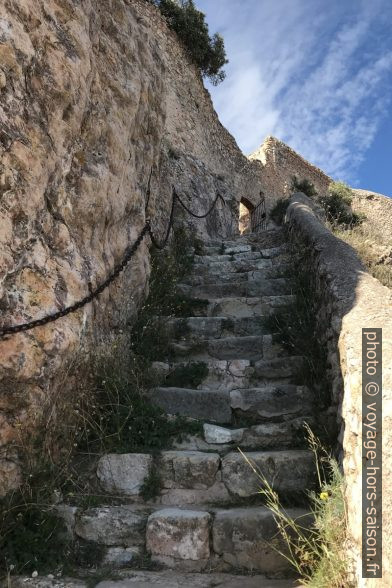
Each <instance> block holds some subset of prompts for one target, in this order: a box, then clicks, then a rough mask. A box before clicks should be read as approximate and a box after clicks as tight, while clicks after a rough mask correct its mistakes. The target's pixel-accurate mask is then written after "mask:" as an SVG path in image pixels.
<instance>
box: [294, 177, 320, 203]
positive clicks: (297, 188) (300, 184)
mask: <svg viewBox="0 0 392 588" xmlns="http://www.w3.org/2000/svg"><path fill="white" fill-rule="evenodd" d="M291 190H292V192H302V193H303V194H305V195H306V196H308V197H309V198H315V197H316V196H317V190H316V188H315V187H314V184H313V183H312V182H311V181H310V180H307V179H302V180H300V179H299V178H298V177H297V176H293V177H292V181H291Z"/></svg>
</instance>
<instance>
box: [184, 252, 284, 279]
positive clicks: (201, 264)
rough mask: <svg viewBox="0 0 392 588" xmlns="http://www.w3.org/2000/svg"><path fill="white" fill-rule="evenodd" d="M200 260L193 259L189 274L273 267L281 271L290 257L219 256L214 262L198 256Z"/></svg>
mask: <svg viewBox="0 0 392 588" xmlns="http://www.w3.org/2000/svg"><path fill="white" fill-rule="evenodd" d="M199 259H200V261H198V260H195V263H194V265H193V267H192V271H191V275H199V274H208V273H217V274H220V275H222V274H225V273H238V272H246V271H248V272H250V271H254V270H259V271H263V270H265V271H267V270H271V269H272V268H274V267H278V268H282V269H281V271H283V270H286V269H287V266H288V265H289V264H290V261H291V260H290V258H289V257H288V256H287V255H286V254H285V255H282V256H280V257H277V258H275V259H269V258H268V259H264V258H259V259H237V258H230V259H226V260H225V259H223V256H220V258H219V259H217V260H215V261H214V262H210V261H208V260H207V259H205V258H204V259H203V258H202V257H201V258H199Z"/></svg>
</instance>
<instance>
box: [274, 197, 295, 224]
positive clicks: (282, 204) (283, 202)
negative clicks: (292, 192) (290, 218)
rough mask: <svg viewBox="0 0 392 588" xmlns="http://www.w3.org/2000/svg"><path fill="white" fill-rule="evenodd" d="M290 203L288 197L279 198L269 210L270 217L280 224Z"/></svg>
mask: <svg viewBox="0 0 392 588" xmlns="http://www.w3.org/2000/svg"><path fill="white" fill-rule="evenodd" d="M289 204H290V200H289V199H288V198H279V200H278V201H277V202H276V204H275V205H274V207H273V208H272V210H271V212H270V218H271V219H272V220H273V221H274V222H275V223H276V224H277V225H281V224H282V223H283V221H284V217H285V214H286V210H287V208H288V206H289Z"/></svg>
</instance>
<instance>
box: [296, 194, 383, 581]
mask: <svg viewBox="0 0 392 588" xmlns="http://www.w3.org/2000/svg"><path fill="white" fill-rule="evenodd" d="M286 223H287V226H288V227H289V229H290V230H292V231H293V234H295V237H296V239H298V238H300V239H301V240H302V241H303V242H304V243H305V244H306V245H308V246H309V247H310V252H311V264H312V266H313V268H314V274H313V275H314V279H315V284H316V287H317V291H318V294H319V296H320V298H321V301H322V304H321V308H320V309H319V313H318V321H319V327H320V329H319V333H318V336H319V337H320V339H321V341H322V342H323V344H325V345H326V346H327V349H328V361H329V369H330V371H329V374H328V377H329V378H330V379H331V382H332V387H333V401H334V404H335V406H336V407H337V412H338V418H339V423H340V426H341V432H340V437H339V440H340V443H341V446H342V452H341V457H342V462H343V468H344V473H345V478H346V484H347V491H346V498H347V507H348V513H347V514H348V533H349V534H348V539H349V544H348V547H347V553H348V556H350V557H352V559H353V562H354V570H353V573H354V575H355V581H356V585H358V586H363V587H365V586H366V587H367V588H372V587H376V586H379V585H383V586H390V585H392V560H391V556H392V548H391V537H392V516H391V509H390V505H391V500H392V494H391V488H390V487H389V485H388V480H389V479H391V476H392V464H391V460H390V459H384V465H383V485H382V490H383V538H384V543H383V564H384V575H383V580H382V581H380V580H364V579H362V562H361V537H362V512H361V508H362V494H361V492H362V447H361V437H362V349H361V345H362V329H363V328H371V329H374V328H382V329H383V395H382V398H383V422H382V428H383V444H382V449H383V455H384V456H385V457H387V456H390V455H391V450H392V403H391V391H392V295H391V292H390V290H389V289H388V288H386V287H384V286H382V285H381V284H380V282H378V280H376V279H375V278H373V277H371V276H370V275H369V274H368V273H367V272H366V271H365V270H364V267H363V265H362V264H361V262H360V260H359V258H358V256H357V254H356V253H355V251H354V250H353V249H352V248H351V247H350V246H349V245H347V244H346V243H344V242H343V241H341V240H340V239H338V238H337V237H335V236H334V235H333V234H332V233H331V232H330V231H329V230H328V229H327V228H326V227H325V226H324V224H323V223H322V221H321V220H319V218H318V215H317V214H316V212H315V210H314V204H313V202H312V201H311V200H309V198H307V197H306V196H304V195H302V194H295V195H294V196H293V199H292V203H291V204H290V206H289V208H288V211H287V216H286Z"/></svg>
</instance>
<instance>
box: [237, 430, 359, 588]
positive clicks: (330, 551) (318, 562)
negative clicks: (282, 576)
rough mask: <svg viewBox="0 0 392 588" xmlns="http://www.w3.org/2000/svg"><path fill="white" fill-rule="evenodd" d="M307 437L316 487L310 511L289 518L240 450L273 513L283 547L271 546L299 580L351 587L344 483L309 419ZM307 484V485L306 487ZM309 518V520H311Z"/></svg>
mask: <svg viewBox="0 0 392 588" xmlns="http://www.w3.org/2000/svg"><path fill="white" fill-rule="evenodd" d="M305 426H306V428H307V435H308V443H309V446H310V449H311V450H312V452H313V454H314V457H315V466H316V468H317V475H318V482H319V492H318V493H315V492H310V493H309V498H310V509H309V514H308V515H306V516H304V517H300V518H299V519H298V518H297V519H293V518H292V517H291V516H290V515H289V514H288V513H287V512H286V510H285V509H284V507H283V506H282V505H281V503H280V499H279V497H278V495H277V493H276V492H275V491H274V490H273V488H272V487H271V485H270V484H269V482H268V480H267V479H266V477H265V476H264V475H263V473H262V472H261V471H260V470H258V469H257V468H256V467H255V466H254V464H253V463H252V462H251V461H250V460H249V459H248V458H247V457H246V455H245V454H243V453H242V452H241V450H240V452H241V454H242V455H243V457H244V459H245V460H246V461H247V463H248V464H249V466H250V467H251V468H252V470H253V471H254V472H255V474H256V475H257V476H258V478H259V480H260V485H261V488H260V494H261V495H262V496H263V497H264V499H265V501H266V506H267V508H269V509H270V510H271V512H272V513H273V515H274V519H275V521H276V524H277V527H278V534H279V535H280V537H281V538H282V539H283V543H284V545H285V547H284V548H279V547H276V544H279V542H278V541H276V542H275V543H276V544H275V543H274V542H272V543H271V546H272V547H274V549H276V550H277V551H278V552H279V553H280V554H281V555H282V556H283V557H284V558H285V559H287V560H288V561H289V562H290V564H291V565H292V567H293V568H294V570H295V571H296V573H297V574H298V581H299V582H300V585H301V586H306V587H308V588H351V587H352V583H351V581H350V577H349V571H348V568H349V562H348V561H347V556H346V550H345V543H346V529H347V509H346V502H345V483H344V478H343V475H342V473H341V471H340V468H339V466H338V464H337V462H336V460H335V459H334V458H333V457H332V456H331V454H330V453H329V452H328V451H327V450H326V449H325V448H324V447H323V446H322V445H321V443H320V441H319V440H318V439H317V437H315V435H314V434H313V432H312V431H311V430H310V428H309V427H308V425H305ZM304 490H306V488H304ZM309 520H313V524H311V525H309Z"/></svg>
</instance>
